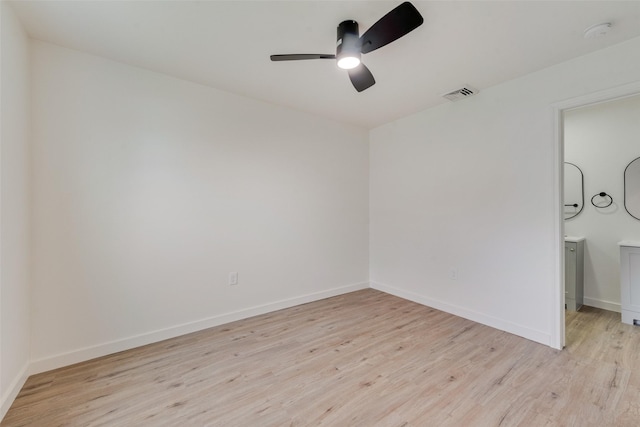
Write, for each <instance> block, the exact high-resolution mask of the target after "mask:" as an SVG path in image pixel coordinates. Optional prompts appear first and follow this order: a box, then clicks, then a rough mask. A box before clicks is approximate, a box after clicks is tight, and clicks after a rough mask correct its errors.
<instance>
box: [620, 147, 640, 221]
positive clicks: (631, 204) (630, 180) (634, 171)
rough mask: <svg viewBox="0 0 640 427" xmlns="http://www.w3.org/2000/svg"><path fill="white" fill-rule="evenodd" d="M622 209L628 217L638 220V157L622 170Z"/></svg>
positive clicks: (639, 204) (639, 172)
mask: <svg viewBox="0 0 640 427" xmlns="http://www.w3.org/2000/svg"><path fill="white" fill-rule="evenodd" d="M624 208H625V209H626V210H627V212H628V213H629V215H631V216H632V217H634V218H635V219H638V220H640V157H638V158H636V159H634V160H632V161H631V163H629V164H628V165H627V167H626V168H625V169H624Z"/></svg>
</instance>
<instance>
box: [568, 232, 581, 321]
mask: <svg viewBox="0 0 640 427" xmlns="http://www.w3.org/2000/svg"><path fill="white" fill-rule="evenodd" d="M583 299H584V237H568V236H567V237H565V239H564V304H565V308H566V309H567V310H571V311H577V310H579V309H580V307H582V302H583Z"/></svg>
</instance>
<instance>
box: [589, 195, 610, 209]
mask: <svg viewBox="0 0 640 427" xmlns="http://www.w3.org/2000/svg"><path fill="white" fill-rule="evenodd" d="M597 196H600V197H608V198H609V203H607V204H606V205H602V206H598V205H596V204H595V203H593V199H595V198H596V197H597ZM591 204H592V205H593V206H595V207H596V208H598V209H604V208H608V207H609V206H611V205H612V204H613V197H611V196H610V195H608V194H607V193H605V192H604V191H602V192H600V193H598V194H596V195H594V196H593V197H592V198H591Z"/></svg>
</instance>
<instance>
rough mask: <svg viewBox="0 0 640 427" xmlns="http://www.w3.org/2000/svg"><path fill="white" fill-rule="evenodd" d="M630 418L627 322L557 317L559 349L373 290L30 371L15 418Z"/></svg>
mask: <svg viewBox="0 0 640 427" xmlns="http://www.w3.org/2000/svg"><path fill="white" fill-rule="evenodd" d="M432 425H433V426H536V427H537V426H562V427H566V426H580V427H584V426H598V427H601V426H616V427H626V426H629V427H631V426H633V427H637V426H638V425H640V328H637V327H633V326H630V325H625V324H622V323H621V322H620V315H619V314H618V313H611V312H607V311H604V310H599V309H595V308H590V307H584V308H583V309H582V310H581V311H580V312H577V313H574V312H567V347H566V349H565V350H564V351H557V350H553V349H551V348H549V347H546V346H543V345H540V344H536V343H533V342H531V341H528V340H526V339H523V338H519V337H516V336H514V335H511V334H508V333H505V332H501V331H498V330H496V329H492V328H489V327H486V326H483V325H479V324H476V323H474V322H471V321H468V320H465V319H462V318H459V317H456V316H452V315H449V314H446V313H443V312H440V311H438V310H435V309H432V308H429V307H425V306H422V305H419V304H416V303H412V302H409V301H406V300H402V299H400V298H396V297H393V296H390V295H387V294H384V293H382V292H378V291H375V290H371V289H368V290H364V291H358V292H354V293H351V294H347V295H341V296H338V297H334V298H329V299H326V300H322V301H317V302H314V303H310V304H305V305H302V306H298V307H293V308H290V309H286V310H281V311H278V312H274V313H269V314H265V315H262V316H257V317H254V318H250V319H244V320H241V321H238V322H234V323H231V324H227V325H223V326H219V327H216V328H211V329H208V330H205V331H200V332H197V333H194V334H189V335H185V336H182V337H178V338H174V339H171V340H167V341H163V342H159V343H155V344H151V345H148V346H144V347H140V348H136V349H133V350H129V351H125V352H121V353H117V354H113V355H110V356H106V357H102V358H99V359H94V360H91V361H88V362H84V363H80V364H77V365H73V366H69V367H65V368H61V369H58V370H55V371H51V372H46V373H43V374H39V375H34V376H32V377H30V378H29V379H28V380H27V382H26V384H25V386H24V388H23V389H22V391H21V392H20V394H19V395H18V397H17V398H16V400H15V402H14V404H13V406H12V407H11V408H10V410H9V412H8V413H7V415H6V416H5V418H4V420H3V421H2V422H1V423H0V426H2V427H17V426H32V427H39V426H46V427H51V426H82V427H84V426H136V427H137V426H143V427H144V426H154V427H156V426H185V427H186V426H225V427H229V426H231V427H234V426H238V427H247V426H260V427H263V426H368V427H369V426H390V427H392V426H398V427H399V426H402V427H411V426H432Z"/></svg>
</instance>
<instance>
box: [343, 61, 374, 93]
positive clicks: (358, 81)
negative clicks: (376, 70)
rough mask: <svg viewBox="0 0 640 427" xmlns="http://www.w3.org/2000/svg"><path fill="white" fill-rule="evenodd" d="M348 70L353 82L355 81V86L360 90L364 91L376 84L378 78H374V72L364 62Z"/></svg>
mask: <svg viewBox="0 0 640 427" xmlns="http://www.w3.org/2000/svg"><path fill="white" fill-rule="evenodd" d="M348 72H349V78H350V79H351V83H353V87H355V88H356V90H357V91H358V92H362V91H363V90H365V89H367V88H370V87H371V86H373V85H374V84H376V79H374V78H373V74H371V71H369V69H368V68H367V67H366V66H365V65H364V64H362V63H361V64H360V65H358V66H357V67H356V68H352V69H350V70H348Z"/></svg>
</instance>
